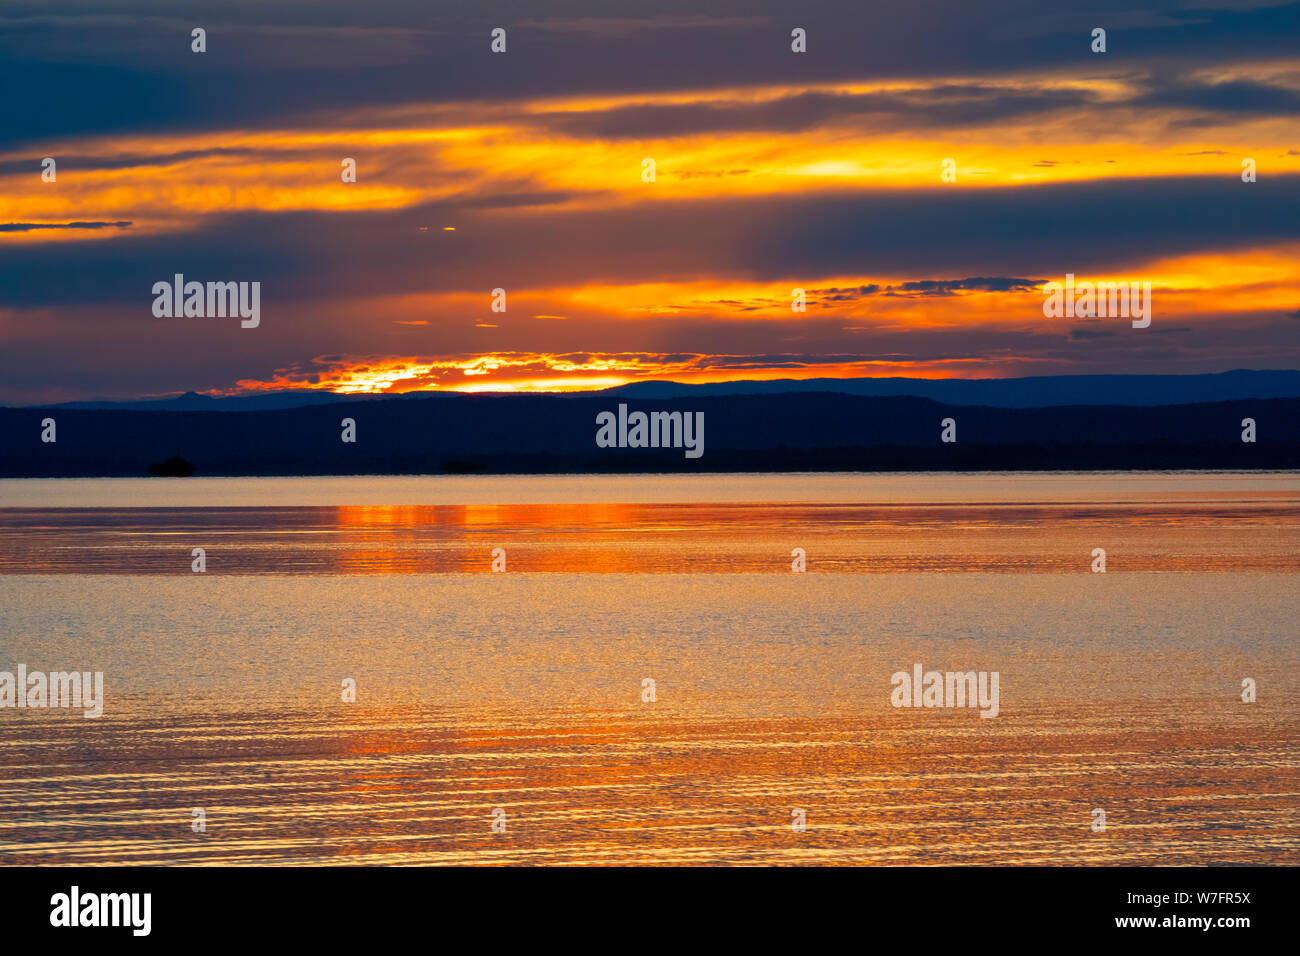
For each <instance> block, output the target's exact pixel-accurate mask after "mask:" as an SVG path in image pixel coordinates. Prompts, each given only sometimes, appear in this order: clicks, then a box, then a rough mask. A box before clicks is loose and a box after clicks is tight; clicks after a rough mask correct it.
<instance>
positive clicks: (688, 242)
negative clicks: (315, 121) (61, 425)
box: [0, 176, 1300, 308]
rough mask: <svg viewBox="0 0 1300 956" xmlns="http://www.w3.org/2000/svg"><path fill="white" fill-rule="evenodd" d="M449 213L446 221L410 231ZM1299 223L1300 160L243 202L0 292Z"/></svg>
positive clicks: (282, 284)
mask: <svg viewBox="0 0 1300 956" xmlns="http://www.w3.org/2000/svg"><path fill="white" fill-rule="evenodd" d="M449 215H454V217H455V222H456V223H457V231H456V232H454V233H442V232H437V233H434V232H427V233H422V232H420V231H419V230H418V227H419V226H420V225H428V224H429V223H431V222H445V221H447V219H446V218H445V217H447V216H449ZM1298 238H1300V176H1274V177H1269V178H1268V180H1267V181H1265V180H1261V181H1260V182H1258V183H1255V184H1252V185H1251V186H1250V187H1249V188H1243V187H1242V185H1241V183H1240V182H1239V181H1237V180H1236V179H1235V177H1186V178H1156V179H1115V180H1104V181H1090V182H1073V183H1055V184H1043V185H1034V186H1020V187H1008V188H994V187H986V188H980V189H968V190H953V189H951V188H948V189H942V188H936V189H931V190H915V191H909V192H900V191H890V190H885V191H879V192H871V193H862V192H853V193H843V194H816V195H808V196H775V197H773V196H759V197H756V196H737V197H727V198H710V199H692V200H677V201H672V200H662V201H657V202H654V203H648V204H638V205H633V206H607V207H602V208H598V209H591V208H580V209H569V208H565V209H550V210H535V209H520V210H518V211H514V210H511V209H494V210H477V209H474V208H469V207H457V206H455V205H451V204H448V203H437V204H431V205H429V206H424V207H416V208H413V209H403V210H398V211H366V212H348V213H341V212H333V213H329V212H286V213H278V214H272V213H244V214H239V215H232V216H226V217H216V218H212V217H209V218H207V219H205V220H203V221H202V222H200V223H198V224H197V225H196V228H195V229H194V231H192V232H187V233H183V234H175V235H172V234H168V235H147V234H140V235H132V234H130V233H126V234H124V235H122V236H119V237H117V238H115V239H114V241H113V242H111V243H101V242H62V243H58V244H57V245H56V246H53V247H51V246H48V245H47V246H42V247H39V248H35V247H26V248H22V247H16V248H11V249H9V250H7V251H6V255H5V256H4V258H3V259H0V306H6V305H7V306H17V307H23V308H45V307H49V306H53V305H59V304H86V305H117V304H130V303H135V302H138V301H139V297H140V296H141V295H143V294H145V293H144V292H142V291H141V290H146V291H147V290H148V289H149V288H150V287H151V286H152V284H153V283H154V282H155V281H158V280H160V279H166V278H168V277H170V276H171V275H172V274H173V273H174V272H183V273H185V274H187V275H192V276H193V277H194V278H196V279H200V280H207V279H213V280H218V279H220V280H230V279H241V280H254V279H256V280H261V281H262V282H263V293H262V294H263V302H264V307H265V304H266V303H271V302H274V301H277V300H279V301H308V302H338V301H340V300H343V299H347V298H350V297H359V296H364V295H392V294H409V293H419V292H450V291H481V290H484V289H492V288H495V287H498V286H500V287H505V288H512V289H519V288H551V287H556V286H563V287H570V288H572V287H576V286H579V285H583V284H587V283H598V282H619V281H637V282H647V281H686V280H692V279H695V278H697V277H700V276H708V277H710V278H716V279H719V280H727V279H739V280H746V281H786V280H789V281H790V282H791V284H792V286H793V285H798V286H802V287H804V288H807V287H808V286H809V284H811V283H815V282H816V281H818V280H819V279H822V278H824V277H833V276H843V275H854V274H858V275H861V274H867V275H902V276H918V273H919V276H918V278H917V280H916V281H917V282H918V283H924V282H950V283H951V282H956V283H967V282H971V283H979V282H983V283H986V284H991V283H1003V284H1004V288H1005V289H1006V290H1010V289H1012V288H1014V284H1015V283H1023V284H1029V283H1031V282H1036V281H1038V280H1029V279H1005V278H1003V279H989V278H985V279H942V278H939V279H935V278H933V277H936V276H938V277H944V276H973V277H979V276H985V277H988V276H998V275H999V273H1000V272H1001V270H1002V269H1003V268H1005V267H1006V266H1007V265H1008V264H1013V265H1014V266H1015V267H1016V269H1017V272H1020V274H1021V275H1031V276H1041V277H1048V278H1052V277H1057V278H1059V277H1061V276H1064V275H1065V274H1066V273H1067V272H1074V273H1085V272H1087V271H1089V270H1094V271H1101V270H1106V269H1120V270H1123V271H1125V272H1131V271H1132V270H1134V269H1135V268H1140V266H1141V265H1142V264H1143V263H1145V262H1147V261H1150V260H1152V259H1155V258H1165V257H1170V256H1176V255H1182V254H1189V253H1193V252H1207V251H1214V250H1225V251H1228V250H1237V249H1241V248H1244V247H1248V246H1250V245H1262V244H1268V243H1273V242H1278V241H1282V240H1295V239H1298ZM1135 278H1139V277H1137V276H1135ZM1008 283H1009V284H1008ZM977 287H979V286H975V285H972V286H971V288H977ZM985 287H987V288H990V289H994V290H995V291H996V289H995V287H994V286H993V285H986V286H985ZM900 288H901V287H900ZM954 288H957V287H954ZM830 291H831V294H838V293H837V292H835V291H834V290H830ZM904 291H911V292H913V293H924V292H925V291H927V288H926V286H924V284H921V285H918V286H917V287H916V288H915V289H914V290H907V289H905V288H904ZM933 291H935V292H942V291H944V289H943V287H942V286H936V287H934V289H933ZM859 294H862V293H859Z"/></svg>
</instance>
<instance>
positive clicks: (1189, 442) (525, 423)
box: [0, 392, 1300, 476]
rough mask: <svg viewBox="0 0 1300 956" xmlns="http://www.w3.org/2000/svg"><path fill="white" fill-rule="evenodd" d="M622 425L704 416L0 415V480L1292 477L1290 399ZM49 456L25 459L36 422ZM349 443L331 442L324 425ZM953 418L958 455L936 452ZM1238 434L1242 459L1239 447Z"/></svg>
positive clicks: (470, 409)
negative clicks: (46, 437) (657, 433)
mask: <svg viewBox="0 0 1300 956" xmlns="http://www.w3.org/2000/svg"><path fill="white" fill-rule="evenodd" d="M623 402H624V403H625V404H626V405H627V406H628V410H629V412H633V411H638V410H640V411H645V412H652V411H680V412H703V413H704V419H705V428H704V455H703V457H701V458H698V459H688V458H686V457H685V455H684V451H683V450H682V449H670V450H664V449H633V448H598V447H597V446H596V442H595V436H596V430H597V427H596V416H597V414H598V413H599V412H602V411H612V412H617V409H618V405H619V399H618V397H617V396H611V395H600V394H597V395H592V394H590V393H584V394H569V395H469V394H456V393H435V394H430V395H425V396H422V397H421V398H420V399H418V400H408V401H394V400H391V399H389V400H350V401H342V400H340V401H337V402H333V403H331V404H329V405H328V406H317V407H308V408H293V409H268V410H262V411H244V412H220V413H218V412H204V411H136V410H95V409H90V410H86V409H71V408H61V409H60V408H55V409H39V408H21V409H12V408H8V409H0V447H3V449H4V457H3V459H0V474H4V475H7V476H59V475H67V476H77V475H80V476H85V475H145V474H148V472H149V468H150V466H151V465H153V464H155V463H158V462H161V461H165V460H167V459H170V458H175V457H180V458H183V459H185V460H186V461H188V462H192V463H193V464H194V468H195V474H197V475H276V474H370V473H374V474H382V473H397V474H409V473H442V472H448V471H450V472H456V473H462V474H473V473H477V472H520V473H531V472H620V471H647V470H649V471H684V472H698V471H737V470H755V471H775V470H840V469H847V470H884V469H958V470H960V469H974V470H979V469H1012V468H1014V469H1066V468H1070V469H1073V468H1080V469H1091V468H1096V469H1101V468H1105V469H1116V468H1118V469H1161V468H1234V469H1252V468H1296V467H1300V399H1295V398H1287V399H1253V400H1248V401H1235V402H1215V403H1201V404H1195V405H1178V406H1158V407H1149V408H1129V407H1113V406H1078V407H1051V408H1035V409H1003V408H988V407H982V406H955V405H945V404H941V403H939V402H936V401H932V400H930V399H925V398H903V397H864V396H856V395H845V394H835V393H824V392H822V393H818V392H812V393H787V394H780V395H734V396H698V397H695V396H692V397H691V398H689V399H664V400H655V401H648V400H638V399H623ZM46 417H52V418H54V419H55V421H56V423H57V426H56V427H57V438H58V440H57V442H56V443H53V444H45V443H42V442H41V437H40V436H41V431H42V428H41V421H42V419H44V418H46ZM343 418H352V419H354V420H355V422H356V435H357V441H356V443H354V444H348V443H344V442H343V441H341V440H340V435H341V432H342V427H341V420H342V419H343ZM945 418H953V419H955V420H956V423H957V426H956V427H957V439H958V440H957V442H956V443H955V444H945V443H943V442H941V441H940V430H941V426H940V422H941V420H943V419H945ZM1243 418H1253V419H1254V420H1255V421H1256V423H1257V429H1258V441H1257V442H1256V443H1253V444H1246V443H1243V442H1242V441H1241V431H1242V427H1241V421H1242V419H1243Z"/></svg>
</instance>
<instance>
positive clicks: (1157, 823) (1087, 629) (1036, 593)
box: [0, 473, 1300, 864]
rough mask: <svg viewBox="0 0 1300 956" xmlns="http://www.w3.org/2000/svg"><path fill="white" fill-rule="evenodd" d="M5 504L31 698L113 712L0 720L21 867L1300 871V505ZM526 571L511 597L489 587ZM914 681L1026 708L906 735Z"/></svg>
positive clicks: (1295, 496) (831, 480) (888, 500)
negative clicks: (353, 697) (647, 684)
mask: <svg viewBox="0 0 1300 956" xmlns="http://www.w3.org/2000/svg"><path fill="white" fill-rule="evenodd" d="M0 506H3V507H0V669H9V670H13V669H14V668H15V667H16V665H17V664H19V663H25V664H26V665H27V666H28V668H29V669H34V670H35V669H43V670H51V671H54V670H71V669H77V670H100V671H103V672H104V679H105V685H106V696H107V703H106V704H105V714H104V716H103V717H102V718H100V719H98V720H88V719H84V718H82V717H81V716H79V713H80V712H75V713H76V714H77V715H76V716H73V715H72V714H70V713H69V712H67V711H61V710H42V709H30V710H27V709H24V710H16V709H0V862H4V863H18V862H42V863H77V864H94V863H214V862H259V863H285V862H322V863H376V862H381V863H382V862H386V863H444V862H445V863H529V862H532V863H753V862H777V863H850V862H856V863H918V864H927V863H953V862H980V863H1053V862H1081V863H1103V864H1113V863H1208V862H1222V863H1248V862H1249V863H1257V862H1266V863H1290V864H1295V863H1300V773H1298V772H1297V765H1298V764H1300V716H1297V709H1296V707H1295V705H1294V702H1295V700H1296V696H1297V692H1300V650H1297V641H1296V637H1297V630H1296V619H1297V610H1300V608H1298V607H1297V604H1298V603H1300V601H1298V595H1300V588H1297V578H1296V571H1297V567H1298V562H1300V557H1298V555H1300V547H1297V545H1300V476H1297V475H1295V474H1271V475H1254V476H1236V475H1221V474H1208V473H1189V474H1159V475H1155V474H1147V475H1131V474H1125V475H1086V476H1084V475H1001V476H994V477H989V476H986V475H980V476H952V475H943V476H940V475H905V476H903V475H819V476H802V475H798V476H794V475H789V476H750V475H742V476H708V477H702V478H699V479H689V478H685V479H684V478H681V477H674V478H671V479H661V478H660V477H658V476H620V477H617V478H608V479H605V478H597V477H581V478H563V477H560V478H550V477H543V478H500V479H484V478H464V477H455V478H398V479H389V478H377V479H352V478H347V479H227V480H221V481H211V482H199V481H195V480H192V479H190V480H181V481H168V480H163V479H158V480H139V481H134V480H125V481H116V480H105V481H25V482H15V481H9V482H0ZM194 547H203V548H205V550H206V552H207V561H208V571H207V573H205V574H202V575H200V574H194V573H192V572H191V571H190V562H191V560H192V558H191V557H190V551H191V549H192V548H194ZM494 547H503V548H505V549H506V551H507V555H508V568H509V571H508V573H506V574H491V573H465V572H488V571H489V568H490V563H491V557H490V551H491V549H492V548H494ZM796 547H802V548H804V549H805V550H806V552H807V560H808V573H807V574H803V575H798V574H792V573H790V561H791V557H790V552H791V550H792V549H793V548H796ZM1097 547H1102V548H1105V549H1106V552H1107V573H1106V574H1104V575H1102V574H1093V573H1090V571H1089V565H1090V563H1091V561H1092V558H1091V552H1092V549H1093V548H1097ZM915 663H922V664H923V665H924V666H925V667H926V669H936V670H968V669H969V670H987V671H997V672H999V674H1000V715H999V716H998V717H997V718H996V719H981V718H980V717H979V715H978V712H977V711H976V710H972V709H952V710H946V709H901V708H900V709H896V708H893V707H891V706H890V702H889V698H890V690H891V683H890V677H891V675H892V674H893V673H894V672H895V671H899V670H910V669H911V667H912V665H913V664H915ZM1245 677H1250V678H1253V679H1254V680H1255V681H1256V682H1257V685H1258V689H1259V691H1258V692H1259V700H1258V702H1257V703H1254V704H1243V703H1242V702H1241V700H1240V693H1241V681H1242V679H1243V678H1245ZM344 678H352V679H354V680H355V681H356V684H357V692H358V700H357V702H356V703H343V702H342V701H341V700H340V682H341V681H342V680H343V679H344ZM645 678H651V679H653V680H654V681H655V682H656V685H655V691H656V699H655V701H654V702H643V701H642V698H641V695H642V681H643V679H645ZM1096 807H1100V808H1103V809H1105V811H1106V814H1107V830H1106V832H1104V833H1094V832H1092V830H1091V828H1090V824H1091V822H1092V817H1091V812H1092V810H1093V808H1096ZM196 808H202V809H204V810H205V812H206V815H207V830H206V832H205V833H194V832H193V831H192V830H191V826H190V824H191V819H192V816H191V814H192V811H193V810H194V809H196ZM494 808H501V809H503V810H504V811H505V813H506V832H505V833H493V832H492V830H491V822H492V821H491V814H492V811H493V809H494ZM796 808H798V809H802V810H804V811H805V812H806V814H807V827H808V828H807V831H806V832H803V833H795V832H792V830H791V826H790V823H791V811H792V810H793V809H796Z"/></svg>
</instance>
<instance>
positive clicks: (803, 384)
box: [46, 369, 1300, 412]
mask: <svg viewBox="0 0 1300 956" xmlns="http://www.w3.org/2000/svg"><path fill="white" fill-rule="evenodd" d="M784 392H838V393H841V394H845V395H863V396H878V397H887V396H902V395H910V396H914V397H916V398H931V399H934V400H935V401H937V402H946V403H947V404H949V405H988V406H991V407H994V408H1045V407H1048V406H1052V405H1133V406H1151V405H1186V404H1191V403H1194V402H1228V401H1236V400H1239V399H1246V398H1300V371H1271V370H1252V369H1239V370H1237V371H1233V372H1218V373H1214V374H1207V375H1040V376H1034V377H1030V378H1000V379H926V378H815V379H778V380H774V381H742V382H713V383H708V384H702V385H691V384H683V383H681V382H668V381H663V382H658V381H656V382H635V383H633V384H630V385H619V386H616V387H614V388H609V389H603V390H601V391H598V392H589V393H588V394H589V395H606V396H610V395H612V396H623V397H626V398H653V399H661V398H688V397H694V396H720V395H777V394H781V393H784ZM444 394H446V393H445V392H401V393H397V394H393V395H383V396H366V398H368V399H373V400H376V401H421V400H423V399H426V398H431V397H437V396H441V395H444ZM502 394H505V393H502ZM358 399H359V396H356V395H336V394H334V393H332V392H320V391H304V390H290V391H283V392H265V393H261V394H257V395H238V396H232V397H229V398H212V397H210V396H207V395H198V394H196V393H194V392H186V393H185V394H184V395H177V396H175V397H172V398H151V399H139V400H135V401H93V402H63V403H60V404H58V405H53V406H46V407H52V408H64V409H117V410H135V411H222V412H232V411H239V412H244V411H259V410H262V409H273V408H303V407H306V406H310V405H340V404H344V403H347V402H355V401H357V400H358Z"/></svg>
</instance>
